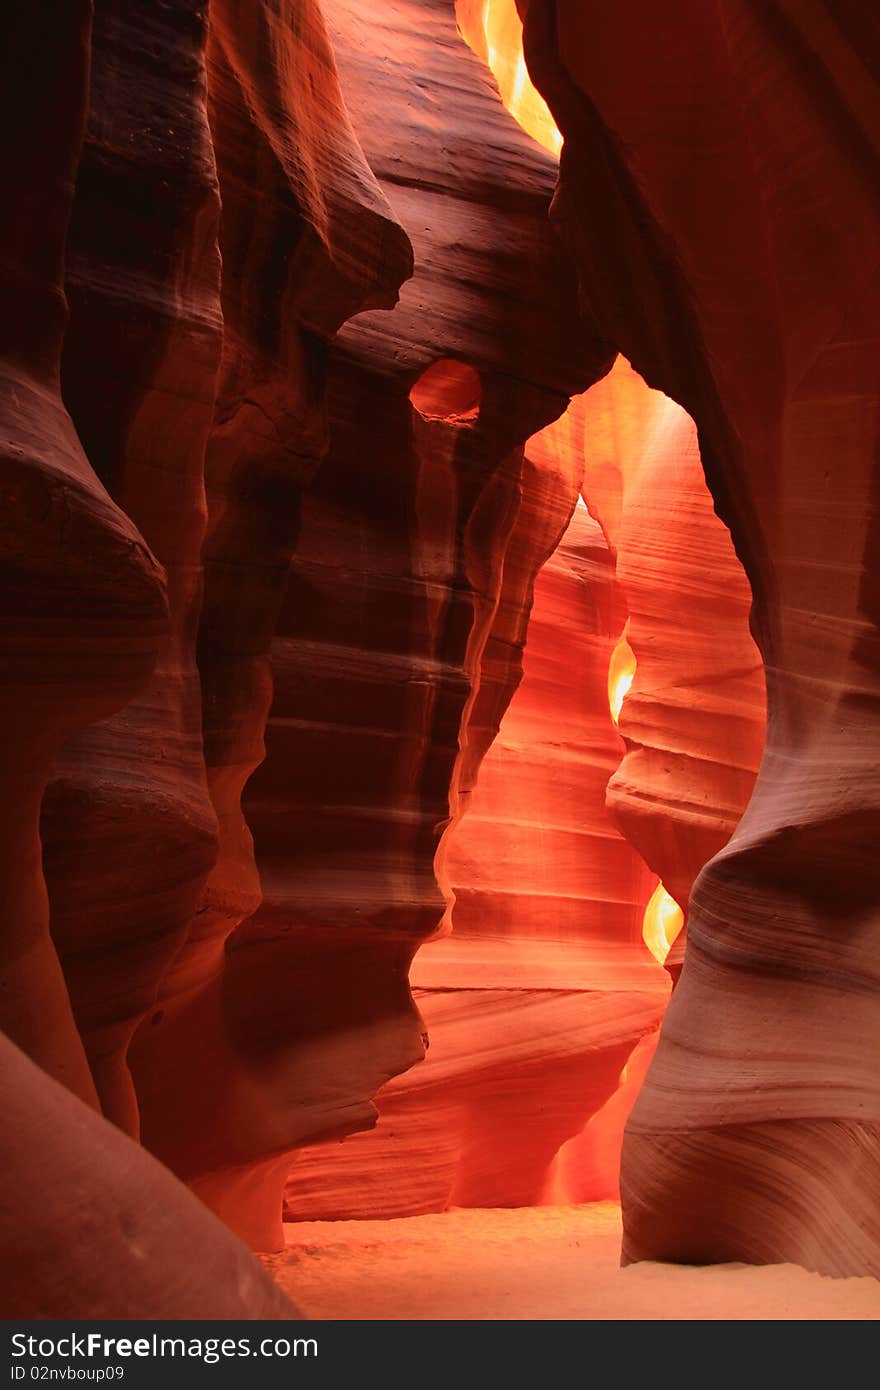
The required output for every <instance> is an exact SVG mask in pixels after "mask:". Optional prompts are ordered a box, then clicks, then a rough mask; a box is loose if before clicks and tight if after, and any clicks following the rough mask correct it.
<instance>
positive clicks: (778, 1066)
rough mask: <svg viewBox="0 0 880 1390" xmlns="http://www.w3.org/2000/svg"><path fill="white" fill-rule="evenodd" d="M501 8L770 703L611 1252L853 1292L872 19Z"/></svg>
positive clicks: (662, 1060)
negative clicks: (734, 573) (516, 26)
mask: <svg viewBox="0 0 880 1390" xmlns="http://www.w3.org/2000/svg"><path fill="white" fill-rule="evenodd" d="M522 9H523V11H527V19H526V51H527V54H528V55H529V60H530V65H531V69H532V75H533V77H534V78H535V81H536V82H537V84H538V86H539V88H540V89H541V90H542V92H543V93H544V95H545V97H546V98H547V100H548V102H549V104H550V106H551V109H552V110H553V113H554V115H555V117H556V120H557V121H558V123H559V125H560V127H561V129H562V132H563V134H564V136H565V137H566V143H565V147H564V150H563V154H562V163H561V177H560V187H559V192H558V195H557V200H556V214H557V224H558V225H559V227H560V229H561V230H562V231H563V233H564V235H565V237H566V239H567V242H568V244H569V245H570V247H571V248H572V250H573V252H574V254H575V255H576V258H577V261H578V266H579V270H580V275H581V284H582V291H583V294H584V297H585V299H586V300H587V301H588V303H589V305H590V308H591V311H592V313H593V314H594V315H595V317H596V320H597V322H598V323H599V325H600V327H601V331H602V332H603V333H604V334H605V335H606V336H607V337H608V338H609V339H610V340H611V341H613V342H614V343H615V344H616V345H617V346H618V347H619V348H620V349H621V350H622V351H623V352H624V353H625V354H626V356H627V357H628V358H629V360H630V361H631V362H632V363H633V365H634V366H635V367H636V369H637V370H638V371H639V372H640V373H641V374H642V375H643V376H644V377H645V379H646V380H647V381H648V382H649V383H650V384H651V385H652V386H655V387H658V388H659V389H661V390H662V391H664V392H665V393H666V394H667V395H669V396H671V397H672V398H673V399H675V400H677V401H678V402H680V404H681V405H683V406H684V407H685V408H686V410H687V411H688V413H689V414H690V415H691V417H692V418H693V420H694V421H695V423H696V426H697V429H698V432H699V440H700V451H701V454H702V459H703V464H704V467H705V470H706V475H707V478H708V481H709V485H710V487H711V489H712V492H713V496H714V498H715V504H716V506H717V508H718V510H719V512H720V514H721V515H722V517H723V518H724V520H725V521H726V522H727V524H728V526H729V527H730V530H731V533H732V537H733V541H734V544H735V546H736V549H737V552H738V554H739V556H740V559H741V560H742V562H743V563H744V565H745V568H746V571H747V573H748V577H749V580H750V583H751V587H752V591H753V595H754V609H753V614H752V629H753V632H754V636H755V640H756V642H757V644H758V646H759V648H760V651H761V654H762V657H763V660H764V665H765V671H766V682H767V703H768V723H767V744H766V749H765V752H764V756H763V761H762V763H761V769H760V773H759V776H758V781H757V785H756V789H755V793H754V795H753V797H752V799H751V801H750V803H749V806H748V809H747V811H746V814H745V816H744V818H743V820H742V821H741V822H740V824H739V826H738V828H737V830H736V832H735V833H734V836H733V838H732V839H731V841H730V843H729V844H728V845H727V846H726V847H725V848H724V849H723V850H721V852H720V853H719V854H717V855H716V856H715V857H714V858H713V859H712V860H711V861H710V863H709V864H708V865H707V867H706V868H705V869H704V870H703V871H702V873H701V874H700V876H699V878H698V879H697V882H696V885H695V888H694V892H693V896H692V898H691V903H690V911H689V920H688V949H687V955H686V960H685V965H684V971H683V974H682V977H681V981H680V984H679V986H678V988H677V989H676V991H675V993H674V995H673V1000H672V1004H671V1006H670V1009H669V1012H668V1014H667V1017H666V1021H665V1023H664V1027H663V1033H662V1038H661V1044H660V1048H659V1050H658V1053H657V1058H656V1061H655V1063H654V1065H653V1066H652V1068H651V1071H650V1074H649V1077H648V1081H647V1084H646V1086H645V1087H644V1089H643V1091H642V1092H641V1095H640V1097H639V1100H638V1102H637V1105H636V1108H635V1110H634V1112H633V1116H632V1119H631V1121H630V1126H629V1135H628V1140H627V1144H626V1147H625V1151H624V1165H623V1197H624V1217H625V1242H624V1250H625V1256H626V1258H628V1259H635V1258H639V1257H643V1256H646V1255H647V1256H652V1257H655V1258H667V1259H685V1260H694V1261H697V1262H701V1261H711V1260H721V1259H744V1260H753V1261H773V1260H786V1259H790V1260H796V1261H801V1262H803V1263H806V1264H808V1265H810V1266H812V1267H814V1268H818V1269H820V1270H824V1271H826V1272H829V1273H862V1272H865V1271H873V1272H875V1273H876V1272H877V1270H878V1268H880V1254H878V1242H877V1223H876V1209H877V1202H878V1195H880V1193H878V1173H880V1167H878V1152H880V1151H878V1133H880V1131H878V1123H880V1094H878V1077H877V1069H876V1064H875V1057H874V1046H873V1042H872V1041H871V1040H873V1039H875V1038H876V1036H877V1031H878V1025H880V1018H878V989H877V979H876V959H877V948H878V883H877V874H876V868H875V864H876V854H875V849H874V840H875V825H876V820H877V805H876V800H877V798H876V789H875V780H876V779H875V778H874V777H873V775H872V772H871V769H872V767H873V765H874V762H875V761H876V759H875V754H874V751H873V750H874V746H875V742H876V738H877V730H878V723H877V719H876V713H875V707H876V699H877V691H878V662H877V652H878V642H877V619H878V612H877V591H876V590H877V581H876V569H877V538H876V527H877V518H876V444H877V378H876V368H875V362H876V348H877V344H876V317H877V307H878V284H880V282H878V278H877V264H876V262H877V255H876V252H877V242H876V225H877V222H876V219H877V197H878V184H877V168H876V130H877V121H878V93H877V85H876V81H875V76H874V77H872V64H873V63H875V62H876V54H877V46H878V33H877V23H876V20H875V18H874V17H873V16H872V17H870V18H869V17H868V15H867V12H866V11H865V10H864V8H863V7H859V6H841V7H835V8H834V10H833V12H832V10H831V9H829V8H828V7H825V6H818V5H815V6H814V5H800V4H794V3H788V2H787V0H784V2H783V3H780V4H776V5H773V6H770V7H764V8H758V7H755V6H752V5H749V4H746V3H741V0H725V3H724V4H722V5H720V6H717V7H711V6H705V5H702V4H699V3H689V4H684V5H681V6H677V7H675V9H674V11H673V10H670V8H669V7H668V6H665V5H662V4H659V3H658V4H654V3H632V4H623V5H619V6H615V7H613V8H612V7H609V6H605V5H600V4H598V3H595V4H594V3H590V4H582V3H580V0H577V3H575V0H571V2H569V0H532V3H531V4H528V5H525V4H524V5H523V6H522ZM634 35H637V38H635V39H634ZM874 74H876V68H874Z"/></svg>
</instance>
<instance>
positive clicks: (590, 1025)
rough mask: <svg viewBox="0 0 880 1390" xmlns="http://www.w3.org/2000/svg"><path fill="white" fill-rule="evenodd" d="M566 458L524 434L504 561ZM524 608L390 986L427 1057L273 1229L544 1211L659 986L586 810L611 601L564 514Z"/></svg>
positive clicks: (571, 467)
mask: <svg viewBox="0 0 880 1390" xmlns="http://www.w3.org/2000/svg"><path fill="white" fill-rule="evenodd" d="M533 456H534V457H533ZM581 457H582V451H572V452H563V451H559V452H556V453H554V452H552V451H551V448H550V446H549V443H548V442H545V441H544V440H542V438H541V436H540V435H539V436H537V437H536V439H534V440H533V441H531V443H530V444H529V445H528V446H527V450H526V464H525V467H524V471H523V479H524V501H523V507H522V510H521V512H520V516H519V518H518V521H517V526H516V528H515V530H514V537H513V539H512V541H511V545H510V547H509V548H508V562H509V560H510V558H511V556H512V555H513V556H514V557H515V555H516V553H517V540H516V536H517V532H518V531H520V530H521V531H522V532H523V534H524V536H531V537H534V535H535V533H536V530H537V529H538V517H539V516H540V514H541V513H543V514H544V515H546V511H547V506H546V486H547V479H548V478H550V477H552V476H553V475H554V472H558V471H561V472H562V474H563V476H567V477H568V478H569V480H570V482H569V487H570V488H573V487H576V486H577V483H578V477H579V468H578V466H577V464H575V460H579V459H580V458H581ZM570 495H573V493H571V494H570ZM554 539H555V537H554ZM516 572H517V570H516V567H514V573H516ZM514 597H515V598H516V597H517V596H516V595H514ZM502 602H503V599H502ZM530 607H531V612H530V615H528V610H526V612H525V613H524V610H523V607H522V604H521V602H512V603H511V604H510V606H509V608H508V609H507V612H506V614H505V615H504V617H502V616H501V615H500V614H499V617H500V619H501V622H502V624H504V623H505V618H506V624H505V625H504V626H502V628H501V632H500V633H498V634H493V637H494V640H495V641H496V642H497V644H498V648H499V650H500V651H501V652H506V651H509V645H510V642H511V640H514V641H516V642H518V643H519V644H522V643H523V641H524V640H525V643H526V645H525V650H524V654H523V678H522V683H521V684H520V685H519V687H518V689H517V690H516V692H515V694H514V695H513V698H512V700H511V702H510V705H509V707H508V709H507V711H506V713H505V714H504V716H503V719H502V722H501V728H500V732H499V733H498V736H497V737H496V738H495V739H494V742H493V743H492V745H491V747H490V748H489V751H488V753H486V755H485V757H484V758H483V761H482V764H481V766H480V768H479V775H478V779H477V781H476V784H475V785H474V786H471V787H470V789H469V790H468V793H467V814H466V815H465V816H464V817H463V819H462V820H461V822H460V823H459V824H458V825H457V826H456V829H455V832H454V834H452V836H451V837H450V839H449V842H448V848H447V851H446V854H445V858H444V874H445V876H446V877H447V878H448V880H449V882H450V883H451V885H452V890H453V893H454V902H453V904H452V906H451V911H450V923H451V929H452V930H451V935H450V936H447V937H446V938H444V939H442V940H440V941H434V942H428V943H427V944H426V945H425V946H423V947H422V949H421V950H420V952H419V954H418V955H417V956H416V958H415V960H414V962H413V965H412V968H411V971H410V979H411V981H412V983H413V986H414V989H415V995H416V1000H417V1002H418V1006H419V1009H420V1011H421V1014H422V1017H423V1018H424V1020H425V1024H426V1027H427V1031H428V1035H429V1037H430V1047H429V1050H428V1054H427V1057H426V1060H425V1061H424V1062H423V1063H421V1064H420V1065H419V1066H417V1067H415V1068H413V1069H412V1070H411V1071H409V1072H407V1073H405V1074H404V1075H403V1076H401V1077H398V1078H396V1079H395V1080H394V1081H392V1082H391V1083H389V1085H388V1086H387V1087H385V1088H384V1090H383V1091H382V1092H381V1093H380V1095H379V1097H378V1098H377V1105H378V1109H379V1122H378V1125H377V1128H376V1129H375V1130H374V1131H372V1132H371V1133H369V1134H362V1135H357V1136H354V1137H352V1138H351V1139H348V1140H346V1141H345V1142H344V1143H343V1144H341V1145H337V1146H325V1147H321V1148H316V1149H309V1150H306V1151H304V1152H303V1153H301V1154H299V1155H298V1157H297V1160H296V1163H295V1164H294V1166H293V1168H292V1170H291V1175H290V1180H289V1182H288V1187H287V1212H288V1215H289V1217H291V1218H295V1219H301V1218H302V1217H304V1216H322V1217H327V1218H332V1219H338V1218H340V1217H346V1216H357V1217H361V1218H364V1217H371V1216H378V1215H382V1216H400V1215H406V1214H413V1213H416V1212H425V1211H442V1210H445V1209H446V1208H447V1207H449V1206H520V1205H528V1204H532V1203H537V1202H540V1201H542V1200H545V1199H550V1200H553V1199H554V1198H555V1196H556V1194H555V1192H554V1190H553V1177H552V1173H551V1168H552V1165H553V1161H554V1158H555V1155H556V1153H557V1151H558V1150H559V1148H560V1146H561V1145H562V1144H563V1143H564V1142H565V1141H566V1140H568V1139H570V1138H571V1137H572V1136H573V1135H575V1134H578V1133H579V1132H580V1130H581V1129H582V1127H583V1126H584V1124H585V1123H586V1122H587V1121H588V1120H589V1119H590V1117H591V1116H593V1115H594V1114H595V1112H597V1111H599V1110H600V1108H601V1107H603V1105H604V1103H605V1102H606V1101H607V1100H608V1099H609V1097H610V1095H611V1094H612V1092H614V1091H615V1089H616V1087H617V1085H618V1079H619V1077H620V1073H621V1069H622V1068H623V1067H624V1065H625V1064H626V1063H627V1060H628V1057H629V1054H630V1052H631V1051H632V1049H633V1047H634V1045H635V1044H636V1042H637V1040H638V1039H639V1038H640V1037H641V1036H643V1035H646V1034H650V1033H651V1032H652V1031H653V1030H655V1029H656V1027H657V1025H658V1023H659V1020H660V1016H661V1013H662V1010H663V1008H664V1006H665V1002H666V993H667V985H666V983H665V982H664V976H663V974H662V972H661V971H660V969H659V967H658V966H657V965H656V964H655V962H654V961H653V959H652V958H651V957H650V955H649V954H648V951H647V949H646V947H645V945H644V943H643V941H642V936H641V924H642V916H643V913H644V908H645V903H646V901H647V899H648V897H649V895H650V893H651V889H652V887H653V879H652V878H651V876H650V874H649V872H648V870H647V869H646V868H645V866H644V865H643V864H642V862H641V860H640V859H639V857H638V855H637V854H636V853H635V852H634V851H633V850H632V849H631V848H630V846H629V845H628V844H627V842H626V841H625V840H624V839H623V837H622V836H621V834H620V832H619V831H618V830H617V829H616V828H615V826H614V824H613V823H612V822H611V821H610V820H609V818H608V815H607V813H606V810H605V788H606V783H607V781H608V778H609V776H610V774H611V772H612V771H613V770H614V768H615V767H616V766H617V763H618V761H619V758H620V753H621V744H620V738H619V736H618V734H617V733H616V731H615V729H614V727H613V724H612V722H611V717H610V713H609V708H608V697H607V670H608V660H609V655H610V652H611V649H612V647H613V645H614V641H615V639H616V635H617V633H618V632H619V630H620V626H621V623H622V610H621V602H620V594H619V590H618V587H617V585H616V583H615V580H614V572H613V563H612V558H611V556H610V553H609V551H608V547H607V545H606V543H605V541H604V538H603V537H602V534H601V532H600V530H599V527H598V525H597V524H596V522H595V521H593V520H592V518H591V517H590V516H589V515H588V513H587V511H586V508H585V507H584V506H583V504H581V505H579V506H577V508H576V509H575V511H574V513H573V515H572V519H571V521H570V523H569V525H568V527H567V528H566V531H565V534H564V536H563V538H562V540H561V542H560V543H559V546H558V548H557V549H556V550H555V552H554V553H553V555H552V556H551V558H550V559H549V560H548V561H547V563H546V565H545V566H544V567H543V568H542V569H541V571H540V573H539V575H538V578H537V581H536V583H535V585H534V602H533V604H531V605H530ZM527 615H528V627H527V636H526V625H525V617H526V616H527ZM511 628H512V631H511ZM502 635H503V636H504V640H503V641H502V640H501V637H502ZM492 641H493V639H490V642H489V643H488V644H487V648H486V653H485V654H484V662H483V677H482V680H481V684H480V690H479V693H478V696H477V701H476V702H475V705H474V712H473V714H472V716H471V724H470V726H469V727H471V728H473V727H475V726H476V727H477V728H478V730H480V731H482V730H483V729H486V728H490V727H491V715H489V714H488V712H487V713H486V714H485V715H484V717H483V718H480V705H481V701H482V700H483V697H484V696H485V697H486V699H487V700H492V699H493V692H495V691H497V689H498V688H499V687H498V686H497V685H495V684H493V683H492V682H491V679H490V680H489V681H487V666H488V665H489V663H490V662H491V659H492ZM500 669H501V670H503V669H504V668H503V666H501V667H500ZM501 689H504V686H501ZM624 1118H625V1115H624V1114H617V1113H616V1112H615V1111H614V1110H613V1109H612V1110H611V1111H609V1112H608V1114H607V1115H606V1117H605V1121H604V1122H603V1121H600V1120H599V1118H598V1117H597V1118H596V1122H595V1125H594V1130H593V1134H592V1135H591V1140H592V1142H593V1144H594V1147H597V1148H598V1147H601V1146H603V1145H604V1147H605V1148H606V1149H607V1151H608V1152H607V1154H603V1161H602V1162H601V1163H596V1164H594V1165H593V1166H592V1168H591V1170H590V1172H589V1173H587V1172H586V1171H585V1170H586V1168H587V1166H588V1165H587V1163H586V1160H585V1161H584V1163H583V1164H581V1165H579V1172H580V1173H582V1176H580V1177H579V1179H578V1185H579V1190H580V1191H581V1192H582V1193H583V1198H582V1199H583V1200H590V1199H591V1198H595V1197H598V1196H605V1195H608V1193H609V1192H612V1193H613V1192H615V1191H616V1176H615V1170H616V1158H615V1148H616V1157H617V1158H619V1146H620V1140H621V1136H622V1129H623V1120H624ZM608 1121H610V1132H609V1133H608V1134H607V1136H606V1137H605V1138H598V1137H597V1136H596V1130H599V1129H607V1128H608V1124H607V1122H608Z"/></svg>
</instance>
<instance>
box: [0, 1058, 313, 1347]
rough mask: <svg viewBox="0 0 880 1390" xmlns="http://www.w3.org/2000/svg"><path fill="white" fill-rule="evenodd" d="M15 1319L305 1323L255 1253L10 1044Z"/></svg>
mask: <svg viewBox="0 0 880 1390" xmlns="http://www.w3.org/2000/svg"><path fill="white" fill-rule="evenodd" d="M0 1055H2V1077H3V1081H2V1105H3V1126H2V1131H0V1161H2V1164H3V1175H4V1178H3V1196H2V1200H0V1232H2V1240H3V1248H4V1262H3V1276H2V1280H0V1292H2V1298H3V1312H4V1315H5V1316H6V1317H7V1318H19V1319H22V1318H27V1319H31V1318H53V1319H54V1318H75V1319H80V1320H81V1319H84V1318H134V1319H147V1320H152V1319H162V1318H209V1319H224V1318H272V1319H277V1318H280V1319H285V1318H295V1317H296V1316H297V1314H296V1310H295V1309H294V1307H293V1305H292V1304H291V1303H290V1302H289V1301H288V1300H287V1298H286V1297H285V1296H284V1295H283V1294H282V1293H281V1291H280V1289H279V1288H277V1286H276V1285H275V1284H273V1282H272V1280H271V1279H269V1278H268V1276H267V1275H266V1274H264V1272H263V1270H262V1269H261V1268H260V1266H259V1264H258V1263H257V1261H256V1260H255V1259H254V1257H253V1256H252V1255H251V1254H250V1252H249V1251H248V1250H247V1249H246V1248H245V1247H244V1246H243V1245H241V1244H240V1243H239V1242H238V1241H237V1240H235V1238H234V1237H233V1236H232V1235H230V1233H229V1231H228V1230H226V1229H225V1228H224V1227H223V1226H222V1225H221V1224H220V1222H219V1221H217V1220H216V1218H215V1217H213V1216H212V1215H211V1214H210V1213H209V1212H207V1211H206V1210H205V1208H204V1207H203V1206H202V1205H201V1203H200V1202H198V1201H197V1200H196V1198H195V1197H193V1196H192V1194H191V1193H189V1192H187V1190H186V1188H185V1187H183V1186H182V1184H181V1183H179V1182H178V1181H177V1180H176V1179H175V1178H174V1177H172V1175H171V1174H170V1173H169V1172H168V1171H167V1169H165V1168H163V1167H162V1166H161V1164H159V1163H157V1162H156V1160H155V1159H154V1158H151V1156H150V1155H149V1154H148V1153H146V1152H145V1151H144V1150H143V1149H142V1148H140V1147H139V1146H138V1145H137V1144H135V1143H133V1142H132V1141H131V1140H130V1139H128V1138H127V1137H126V1136H125V1135H124V1134H121V1133H120V1131H119V1129H118V1128H117V1127H116V1126H115V1125H112V1124H109V1123H108V1122H107V1121H106V1120H104V1119H102V1118H101V1116H100V1115H96V1114H95V1112H94V1111H93V1110H92V1109H90V1108H89V1107H88V1106H86V1105H84V1104H83V1103H82V1101H80V1100H78V1099H77V1097H76V1096H74V1095H72V1094H71V1093H70V1091H69V1089H68V1088H67V1087H66V1086H60V1085H58V1083H57V1082H55V1081H53V1080H52V1079H51V1078H50V1077H49V1076H47V1075H46V1073H45V1072H44V1071H43V1070H42V1069H41V1068H39V1067H37V1066H35V1065H34V1064H33V1062H31V1061H29V1060H28V1058H27V1057H25V1056H24V1055H23V1053H21V1052H20V1051H19V1050H18V1048H16V1047H13V1046H12V1044H11V1043H10V1042H8V1041H7V1040H6V1039H5V1038H0Z"/></svg>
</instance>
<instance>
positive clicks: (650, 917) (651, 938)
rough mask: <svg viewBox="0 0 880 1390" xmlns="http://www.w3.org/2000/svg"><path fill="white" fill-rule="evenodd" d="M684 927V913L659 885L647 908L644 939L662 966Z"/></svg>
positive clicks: (659, 884)
mask: <svg viewBox="0 0 880 1390" xmlns="http://www.w3.org/2000/svg"><path fill="white" fill-rule="evenodd" d="M683 926H684V913H683V912H682V910H681V908H680V907H679V905H678V903H677V902H676V901H675V899H674V898H673V897H670V895H669V894H668V893H667V891H666V889H665V888H664V887H663V884H662V883H658V884H657V887H656V888H655V889H654V891H653V893H652V894H651V896H650V898H649V899H648V906H647V907H646V908H645V916H644V918H643V920H642V938H643V940H644V942H645V945H646V946H647V948H648V950H649V951H650V952H651V955H652V956H653V957H654V959H655V960H658V961H659V962H660V964H661V965H662V964H663V962H664V961H665V959H666V957H667V956H668V955H669V948H670V946H671V945H672V943H673V941H674V940H675V938H676V937H677V936H678V934H679V932H680V931H681V929H682V927H683Z"/></svg>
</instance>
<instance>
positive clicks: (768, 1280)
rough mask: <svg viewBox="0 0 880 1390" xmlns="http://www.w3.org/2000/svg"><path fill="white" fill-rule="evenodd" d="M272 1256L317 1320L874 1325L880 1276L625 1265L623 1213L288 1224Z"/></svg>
mask: <svg viewBox="0 0 880 1390" xmlns="http://www.w3.org/2000/svg"><path fill="white" fill-rule="evenodd" d="M286 1235H287V1249H286V1250H285V1252H284V1253H283V1254H280V1255H273V1256H268V1257H266V1261H265V1262H266V1264H267V1265H268V1267H269V1268H270V1269H271V1271H272V1272H273V1274H274V1275H275V1277H276V1279H277V1280H278V1282H279V1284H280V1285H281V1286H282V1288H284V1289H285V1290H286V1291H287V1292H288V1293H290V1294H291V1296H292V1297H293V1298H294V1299H295V1300H296V1301H297V1303H298V1304H299V1306H300V1307H301V1308H302V1309H303V1311H304V1313H305V1314H306V1316H308V1317H312V1318H321V1319H349V1318H350V1319H357V1320H358V1321H371V1320H375V1321H383V1322H389V1321H400V1320H428V1321H438V1320H447V1319H467V1320H469V1321H473V1320H481V1321H498V1320H505V1321H514V1320H520V1319H522V1320H529V1321H535V1320H560V1319H562V1320H566V1321H570V1320H603V1319H611V1320H616V1321H620V1320H623V1319H626V1320H639V1319H648V1320H655V1321H656V1320H668V1319H678V1320H683V1319H701V1320H707V1319H712V1320H751V1319H760V1320H763V1321H766V1320H779V1319H785V1320H790V1319H794V1320H808V1319H823V1320H829V1319H831V1320H841V1319H846V1320H859V1321H865V1320H873V1319H875V1318H878V1317H880V1282H878V1281H877V1280H875V1279H824V1278H822V1277H821V1276H819V1275H817V1274H810V1273H808V1272H807V1271H806V1270H804V1269H801V1268H799V1267H798V1266H796V1265H771V1266H764V1267H760V1268H755V1267H751V1266H745V1265H718V1266H713V1267H711V1268H703V1269H696V1268H686V1267H681V1266H677V1265H660V1264H647V1263H646V1264H640V1265H633V1266H631V1267H630V1268H628V1269H623V1270H622V1269H620V1268H619V1266H618V1250H619V1246H620V1209H619V1207H617V1206H615V1205H614V1204H613V1203H610V1202H602V1203H597V1204H595V1205H591V1206H581V1207H534V1208H525V1209H519V1210H488V1211H487V1210H482V1211H475V1210H468V1211H464V1210H459V1211H451V1212H447V1213H444V1214H442V1215H436V1216H433V1215H432V1216H413V1217H407V1218H403V1219H398V1220H393V1221H314V1222H304V1223H301V1224H297V1225H288V1226H287V1228H286Z"/></svg>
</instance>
